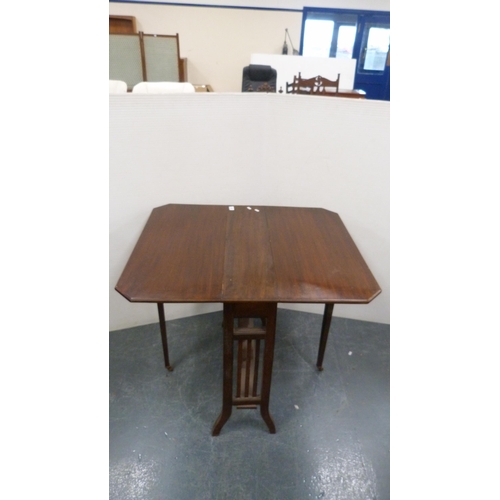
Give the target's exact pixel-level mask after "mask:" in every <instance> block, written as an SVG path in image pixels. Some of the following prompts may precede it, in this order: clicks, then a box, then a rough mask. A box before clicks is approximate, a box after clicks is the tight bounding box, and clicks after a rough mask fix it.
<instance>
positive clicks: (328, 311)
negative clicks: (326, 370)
mask: <svg viewBox="0 0 500 500" xmlns="http://www.w3.org/2000/svg"><path fill="white" fill-rule="evenodd" d="M332 314H333V304H325V313H324V314H323V324H322V325H321V337H320V339H319V349H318V361H317V362H316V366H317V367H318V370H319V371H323V358H324V356H325V348H326V341H327V340H328V332H329V331H330V324H331V322H332Z"/></svg>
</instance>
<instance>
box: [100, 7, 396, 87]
mask: <svg viewBox="0 0 500 500" xmlns="http://www.w3.org/2000/svg"><path fill="white" fill-rule="evenodd" d="M192 3H194V2H192ZM201 3H210V2H201ZM212 3H213V2H212ZM260 3H262V2H260ZM302 3H304V2H302V1H300V2H297V1H296V2H294V4H293V5H290V6H289V7H288V8H298V9H301V8H302V5H301V4H302ZM231 4H232V5H238V4H240V5H252V4H254V2H251V1H249V0H241V1H240V2H237V1H234V2H231ZM258 4H259V2H255V5H258ZM309 6H310V7H330V8H333V7H336V8H349V9H370V10H387V11H388V10H389V1H388V0H354V1H353V0H343V1H322V2H321V1H320V2H318V1H316V2H312V5H309ZM109 13H110V14H113V15H124V16H135V18H136V22H137V30H138V31H143V32H144V33H150V34H155V33H156V34H163V35H174V34H175V33H179V42H180V54H181V57H186V58H187V60H188V80H189V81H190V82H191V83H195V84H210V85H212V87H213V89H214V90H215V91H216V92H239V91H240V90H241V74H242V70H243V67H244V66H247V65H248V64H250V56H251V54H281V51H282V48H283V41H284V38H285V29H286V28H288V32H289V34H290V37H291V39H292V42H293V46H294V47H295V48H296V49H297V50H298V49H299V48H300V34H301V26H302V12H301V11H297V12H286V11H273V10H256V9H231V8H215V7H185V6H174V5H151V4H143V3H115V2H110V3H109ZM287 43H288V45H289V50H290V53H291V47H290V43H289V41H288V40H287Z"/></svg>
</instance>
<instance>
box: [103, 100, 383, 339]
mask: <svg viewBox="0 0 500 500" xmlns="http://www.w3.org/2000/svg"><path fill="white" fill-rule="evenodd" d="M109 101H110V113H109V120H110V130H109V139H110V147H109V155H110V277H109V279H110V329H111V330H116V329H120V328H126V327H131V326H136V325H139V324H146V323H153V322H156V321H157V316H156V306H155V305H154V304H132V303H129V302H127V301H126V300H125V299H124V298H123V297H121V296H120V295H119V294H118V293H117V292H116V291H114V286H115V284H116V282H117V281H118V278H119V276H120V273H121V272H122V270H123V268H124V266H125V263H126V261H127V259H128V257H129V255H130V253H131V251H132V249H133V247H134V245H135V242H136V241H137V238H138V237H139V235H140V233H141V231H142V229H143V227H144V224H145V223H146V220H147V218H148V217H149V214H150V213H151V210H152V209H153V208H154V207H157V206H161V205H164V204H167V203H200V204H227V205H249V206H254V205H281V206H306V207H307V206H310V207H323V208H326V209H328V210H332V211H334V212H337V213H339V214H340V216H341V218H342V220H343V221H344V223H345V225H346V226H347V228H348V230H349V232H350V234H351V235H352V237H353V239H354V241H355V242H356V244H357V245H358V248H359V249H360V251H361V253H362V255H363V256H364V258H365V260H366V261H367V263H368V265H369V267H370V269H371V270H372V272H373V274H374V275H375V277H376V279H377V280H378V282H379V284H380V286H381V288H382V290H383V291H382V294H381V295H380V296H378V297H377V298H376V299H375V300H374V301H373V302H372V303H371V304H368V305H339V306H336V307H335V312H334V314H336V315H338V316H343V317H349V318H355V319H363V320H367V321H376V322H381V323H389V296H390V294H389V103H388V102H386V101H369V100H357V99H342V98H337V97H318V96H303V95H280V94H260V93H255V94H248V93H237V94H236V93H235V94H229V93H227V94H218V93H194V94H165V95H137V94H131V93H130V94H125V95H123V94H122V95H119V94H115V95H110V96H109ZM287 307H288V306H287ZM297 307H298V308H300V309H302V310H307V311H311V312H321V307H320V306H315V305H311V306H308V305H303V306H297ZM216 309H220V305H218V304H215V305H199V304H198V305H197V304H192V305H167V306H166V314H167V318H168V319H172V318H174V317H179V316H187V315H192V314H198V313H202V312H207V311H209V310H216Z"/></svg>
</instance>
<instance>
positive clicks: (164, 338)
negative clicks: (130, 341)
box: [158, 302, 173, 372]
mask: <svg viewBox="0 0 500 500" xmlns="http://www.w3.org/2000/svg"><path fill="white" fill-rule="evenodd" d="M158 317H159V320H160V333H161V344H162V346H163V359H164V360H165V368H166V369H167V370H168V371H169V372H171V371H173V368H172V365H171V364H170V360H169V359H168V342H167V324H166V323H165V310H164V309H163V303H161V302H158Z"/></svg>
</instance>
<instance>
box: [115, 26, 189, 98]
mask: <svg viewBox="0 0 500 500" xmlns="http://www.w3.org/2000/svg"><path fill="white" fill-rule="evenodd" d="M184 66H185V65H184V64H183V63H182V60H181V59H180V57H179V35H178V34H176V35H145V34H144V33H142V32H139V33H138V34H112V33H110V35H109V79H110V80H122V81H124V82H126V83H127V87H128V89H129V90H131V89H132V87H133V86H134V85H135V84H137V83H139V82H184V81H186V74H185V73H186V72H185V67H184Z"/></svg>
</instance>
